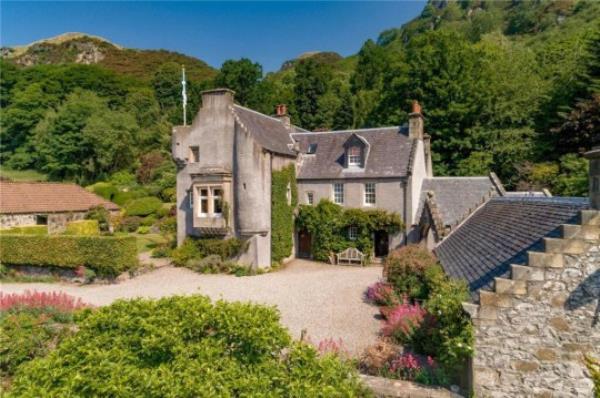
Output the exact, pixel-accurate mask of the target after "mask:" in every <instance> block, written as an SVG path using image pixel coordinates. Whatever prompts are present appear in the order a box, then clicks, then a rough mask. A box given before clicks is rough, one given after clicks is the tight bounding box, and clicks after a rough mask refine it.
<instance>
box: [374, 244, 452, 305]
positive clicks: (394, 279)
mask: <svg viewBox="0 0 600 398" xmlns="http://www.w3.org/2000/svg"><path fill="white" fill-rule="evenodd" d="M432 270H435V271H437V273H438V274H442V275H443V271H442V270H441V268H440V267H439V265H437V259H436V258H435V256H434V255H433V254H431V253H430V252H429V251H427V249H424V248H422V247H421V246H416V245H409V246H404V247H402V248H401V249H398V250H394V251H392V252H391V253H390V254H389V256H388V257H387V258H386V259H385V262H384V264H383V276H384V277H385V278H386V280H387V282H388V283H389V284H391V285H392V286H393V287H394V289H395V290H396V293H397V294H399V295H407V296H408V298H409V299H411V300H414V299H422V300H423V299H426V298H427V297H428V296H429V294H430V284H429V283H428V273H431V272H432Z"/></svg>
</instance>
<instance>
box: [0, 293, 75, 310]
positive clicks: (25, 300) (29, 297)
mask: <svg viewBox="0 0 600 398" xmlns="http://www.w3.org/2000/svg"><path fill="white" fill-rule="evenodd" d="M86 306H87V305H86V304H84V303H83V301H81V299H80V298H76V297H73V296H69V295H68V294H66V293H63V292H50V293H47V292H37V291H33V292H32V291H30V290H26V291H25V293H21V294H19V293H12V294H5V293H2V292H0V311H7V310H9V309H12V308H15V307H26V308H48V307H50V308H54V309H56V310H59V311H63V312H71V311H74V310H77V309H80V308H84V307H86Z"/></svg>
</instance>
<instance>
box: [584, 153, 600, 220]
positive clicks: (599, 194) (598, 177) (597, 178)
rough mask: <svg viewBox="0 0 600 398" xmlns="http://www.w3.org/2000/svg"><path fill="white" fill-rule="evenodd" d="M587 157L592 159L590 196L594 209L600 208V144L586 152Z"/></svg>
mask: <svg viewBox="0 0 600 398" xmlns="http://www.w3.org/2000/svg"><path fill="white" fill-rule="evenodd" d="M585 157H586V158H588V159H589V160H590V171H589V176H590V178H589V179H590V182H589V184H590V185H589V187H590V188H589V196H590V205H591V206H592V209H594V210H600V146H594V148H593V149H592V150H591V151H589V152H586V154H585Z"/></svg>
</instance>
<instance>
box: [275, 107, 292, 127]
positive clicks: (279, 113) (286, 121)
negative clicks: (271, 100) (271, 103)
mask: <svg viewBox="0 0 600 398" xmlns="http://www.w3.org/2000/svg"><path fill="white" fill-rule="evenodd" d="M275 117H276V118H277V119H279V120H281V123H283V125H284V126H285V128H288V129H289V128H290V126H291V121H290V116H289V115H288V113H287V105H285V104H278V105H276V106H275Z"/></svg>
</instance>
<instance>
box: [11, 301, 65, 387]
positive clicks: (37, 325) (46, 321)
mask: <svg viewBox="0 0 600 398" xmlns="http://www.w3.org/2000/svg"><path fill="white" fill-rule="evenodd" d="M71 323H72V319H71V317H70V316H67V315H66V314H59V313H57V312H56V311H54V310H52V309H48V310H38V309H34V310H31V309H19V310H10V311H2V312H0V375H1V376H2V377H9V376H12V375H13V374H14V372H15V370H16V369H17V367H18V366H19V365H21V364H22V363H25V362H27V361H30V360H31V359H33V358H36V357H40V356H44V355H46V354H47V353H48V352H49V351H50V350H51V349H52V348H53V347H54V346H56V344H57V343H58V342H59V341H60V340H62V339H63V338H64V337H65V336H66V335H67V334H68V333H69V331H70V328H68V326H69V325H71Z"/></svg>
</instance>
